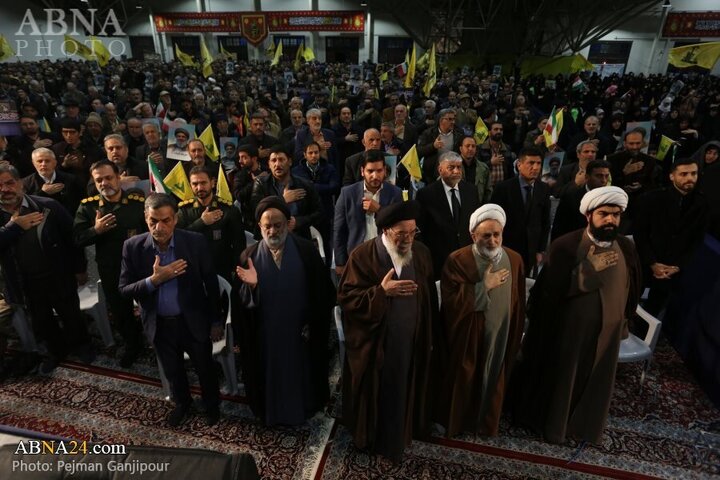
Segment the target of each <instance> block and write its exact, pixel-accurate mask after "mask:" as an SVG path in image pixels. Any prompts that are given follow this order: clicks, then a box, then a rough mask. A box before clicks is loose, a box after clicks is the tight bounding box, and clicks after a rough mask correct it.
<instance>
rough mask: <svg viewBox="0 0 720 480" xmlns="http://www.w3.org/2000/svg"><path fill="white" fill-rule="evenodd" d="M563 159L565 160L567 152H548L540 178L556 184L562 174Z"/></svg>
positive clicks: (550, 183)
mask: <svg viewBox="0 0 720 480" xmlns="http://www.w3.org/2000/svg"><path fill="white" fill-rule="evenodd" d="M563 160H565V152H548V154H547V155H545V160H543V168H542V173H541V177H540V180H542V181H543V182H545V183H547V184H549V185H554V184H555V182H557V179H558V176H559V175H560V167H562V164H563Z"/></svg>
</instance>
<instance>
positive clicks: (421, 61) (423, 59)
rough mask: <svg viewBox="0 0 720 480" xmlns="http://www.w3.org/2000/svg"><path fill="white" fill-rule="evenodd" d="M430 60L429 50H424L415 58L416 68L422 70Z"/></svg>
mask: <svg viewBox="0 0 720 480" xmlns="http://www.w3.org/2000/svg"><path fill="white" fill-rule="evenodd" d="M429 61H430V50H425V53H423V54H422V55H420V58H418V60H417V65H416V67H417V69H418V70H420V71H422V70H425V69H426V68H427V67H428V62H429Z"/></svg>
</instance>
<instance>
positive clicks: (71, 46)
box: [63, 35, 98, 61]
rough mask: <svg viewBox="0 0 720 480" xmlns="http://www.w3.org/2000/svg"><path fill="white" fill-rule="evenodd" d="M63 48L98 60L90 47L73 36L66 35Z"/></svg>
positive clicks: (73, 53) (83, 56) (71, 53)
mask: <svg viewBox="0 0 720 480" xmlns="http://www.w3.org/2000/svg"><path fill="white" fill-rule="evenodd" d="M63 49H64V50H65V52H66V53H69V54H70V55H80V56H81V57H82V58H84V59H85V60H92V61H94V60H98V59H97V57H96V56H95V55H94V54H93V51H92V49H91V48H90V47H88V46H86V45H83V44H82V43H80V42H78V41H77V40H75V39H74V38H72V37H68V36H67V35H65V41H64V42H63Z"/></svg>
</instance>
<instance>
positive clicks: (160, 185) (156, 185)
mask: <svg viewBox="0 0 720 480" xmlns="http://www.w3.org/2000/svg"><path fill="white" fill-rule="evenodd" d="M147 163H148V168H149V169H150V175H149V176H150V190H152V191H153V192H155V193H168V192H169V191H170V190H169V189H168V188H167V187H166V186H165V183H164V182H163V179H162V174H160V170H158V168H157V165H155V160H153V159H152V157H148V158H147Z"/></svg>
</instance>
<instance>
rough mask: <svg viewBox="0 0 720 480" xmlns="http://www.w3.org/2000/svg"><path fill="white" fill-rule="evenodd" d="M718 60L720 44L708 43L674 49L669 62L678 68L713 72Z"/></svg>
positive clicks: (671, 51)
mask: <svg viewBox="0 0 720 480" xmlns="http://www.w3.org/2000/svg"><path fill="white" fill-rule="evenodd" d="M718 58H720V42H708V43H698V44H695V45H686V46H684V47H677V48H673V49H672V50H670V56H669V57H668V62H669V63H670V65H674V66H676V67H678V68H687V67H703V68H707V69H708V70H712V68H713V66H715V63H716V62H717V61H718Z"/></svg>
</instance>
